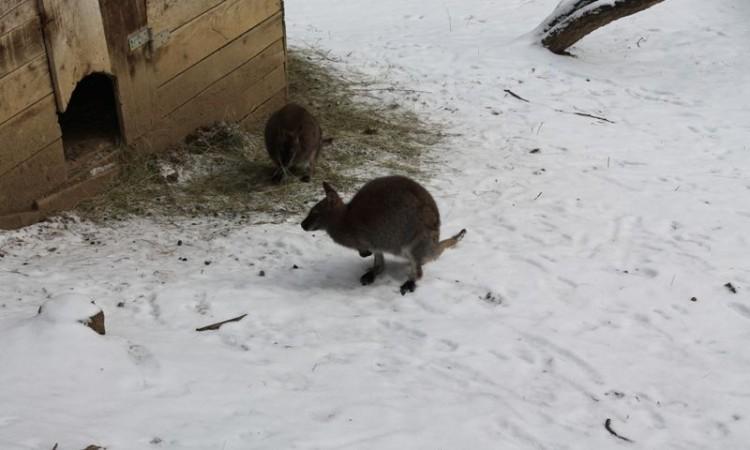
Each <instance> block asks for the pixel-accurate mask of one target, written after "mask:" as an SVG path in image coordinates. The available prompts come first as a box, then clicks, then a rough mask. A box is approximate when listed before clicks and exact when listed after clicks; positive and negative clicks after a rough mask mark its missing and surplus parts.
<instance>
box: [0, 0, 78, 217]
mask: <svg viewBox="0 0 750 450" xmlns="http://www.w3.org/2000/svg"><path fill="white" fill-rule="evenodd" d="M0 99H2V101H0V214H3V213H8V212H14V211H21V210H24V209H29V208H31V205H32V204H33V201H34V200H35V199H36V198H37V197H39V196H41V195H45V194H46V193H48V192H49V191H50V190H52V189H54V188H55V187H57V186H59V185H60V184H61V183H63V182H64V181H65V179H66V176H67V175H66V169H65V156H64V153H63V149H62V140H61V131H60V127H59V125H58V123H57V114H56V113H57V108H56V105H55V98H54V93H53V90H52V81H51V76H50V72H49V66H48V64H47V56H46V53H45V50H44V39H43V36H42V31H41V20H40V17H39V9H38V4H37V0H4V1H2V2H0Z"/></svg>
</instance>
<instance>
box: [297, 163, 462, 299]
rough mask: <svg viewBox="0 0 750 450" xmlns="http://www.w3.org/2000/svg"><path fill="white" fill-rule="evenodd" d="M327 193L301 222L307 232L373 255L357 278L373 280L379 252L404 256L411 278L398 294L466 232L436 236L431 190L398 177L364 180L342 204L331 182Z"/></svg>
mask: <svg viewBox="0 0 750 450" xmlns="http://www.w3.org/2000/svg"><path fill="white" fill-rule="evenodd" d="M323 189H324V190H325V194H326V197H325V198H324V199H323V200H321V201H320V202H318V204H316V205H315V206H313V208H312V209H311V210H310V213H309V214H308V215H307V218H305V220H304V221H303V222H302V228H303V229H304V230H305V231H315V230H325V231H326V232H327V233H328V235H329V236H331V238H332V239H333V240H334V242H336V243H337V244H340V245H343V246H344V247H349V248H353V249H355V250H358V251H359V254H360V256H362V257H367V256H370V255H371V254H373V253H374V254H375V264H374V265H373V267H372V268H371V269H370V270H368V271H367V272H365V274H364V275H362V277H361V278H360V282H361V283H362V284H363V285H367V284H371V283H372V282H373V281H375V277H376V276H378V275H379V274H380V273H382V272H383V269H384V267H385V259H384V258H383V253H389V254H392V255H396V256H402V257H405V258H407V259H408V260H409V262H410V263H411V271H410V273H409V279H408V280H407V281H406V282H405V283H404V284H403V285H401V295H404V294H406V292H414V289H416V280H419V279H420V278H422V265H423V264H425V263H427V262H429V261H432V260H434V259H437V258H438V257H439V256H440V254H441V253H443V250H445V249H446V248H450V247H453V246H454V245H456V244H457V243H458V241H460V240H461V239H462V238H463V237H464V235H465V234H466V230H465V229H463V230H461V231H460V232H459V233H458V234H456V235H455V236H453V237H451V238H449V239H445V240H442V241H441V240H440V212H439V211H438V207H437V205H436V204H435V200H434V199H433V198H432V196H431V195H430V193H429V192H427V190H426V189H425V188H424V187H422V186H421V185H420V184H419V183H417V182H416V181H414V180H411V179H409V178H406V177H402V176H389V177H382V178H376V179H374V180H372V181H370V182H368V183H367V184H365V185H364V186H363V187H362V188H361V189H360V190H359V192H357V193H356V194H355V195H354V197H353V198H352V200H351V201H350V202H349V203H348V204H345V203H344V202H343V200H341V197H340V196H339V194H338V193H337V192H336V191H335V190H334V189H333V188H332V187H331V185H330V184H328V183H326V182H323Z"/></svg>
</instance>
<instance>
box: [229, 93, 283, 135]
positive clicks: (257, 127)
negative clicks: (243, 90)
mask: <svg viewBox="0 0 750 450" xmlns="http://www.w3.org/2000/svg"><path fill="white" fill-rule="evenodd" d="M287 101H288V98H287V89H286V86H285V87H283V88H281V89H279V91H278V92H277V93H275V94H273V96H271V98H269V99H268V100H266V101H265V103H263V104H262V105H260V106H258V107H257V108H255V109H254V110H253V111H250V112H249V113H248V115H247V116H245V117H244V118H242V119H241V120H240V126H242V128H244V129H246V130H248V131H253V132H259V131H261V130H263V128H264V127H265V125H266V121H267V120H268V118H269V117H270V116H271V114H273V113H274V112H276V111H277V110H278V109H279V108H281V107H282V106H284V105H285V104H286V103H287Z"/></svg>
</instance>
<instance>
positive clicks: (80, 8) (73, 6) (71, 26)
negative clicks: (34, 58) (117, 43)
mask: <svg viewBox="0 0 750 450" xmlns="http://www.w3.org/2000/svg"><path fill="white" fill-rule="evenodd" d="M39 1H40V4H41V5H42V10H43V13H44V17H45V22H44V39H45V41H46V43H47V46H46V47H47V52H48V55H49V61H50V67H51V72H52V80H53V83H54V85H55V97H56V99H57V107H58V109H59V110H60V111H65V110H66V109H67V107H68V102H69V101H70V97H71V95H73V90H74V89H75V88H76V85H77V84H78V82H79V81H81V79H82V78H83V77H85V76H86V75H89V74H91V73H94V72H104V73H110V74H111V73H112V65H111V64H110V61H109V53H108V50H107V41H106V39H105V37H104V26H103V25H102V14H101V11H100V9H99V1H98V0H39Z"/></svg>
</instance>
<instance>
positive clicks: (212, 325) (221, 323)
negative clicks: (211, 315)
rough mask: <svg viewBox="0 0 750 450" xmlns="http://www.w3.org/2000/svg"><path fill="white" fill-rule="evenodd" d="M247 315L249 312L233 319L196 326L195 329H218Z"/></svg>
mask: <svg viewBox="0 0 750 450" xmlns="http://www.w3.org/2000/svg"><path fill="white" fill-rule="evenodd" d="M246 315H247V314H243V315H241V316H237V317H234V318H232V319H227V320H222V321H221V322H216V323H212V324H211V325H206V326H205V327H200V328H196V329H195V331H209V330H218V329H219V328H221V326H222V325H224V324H225V323H229V322H239V321H240V320H242V319H244V318H245V316H246Z"/></svg>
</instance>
